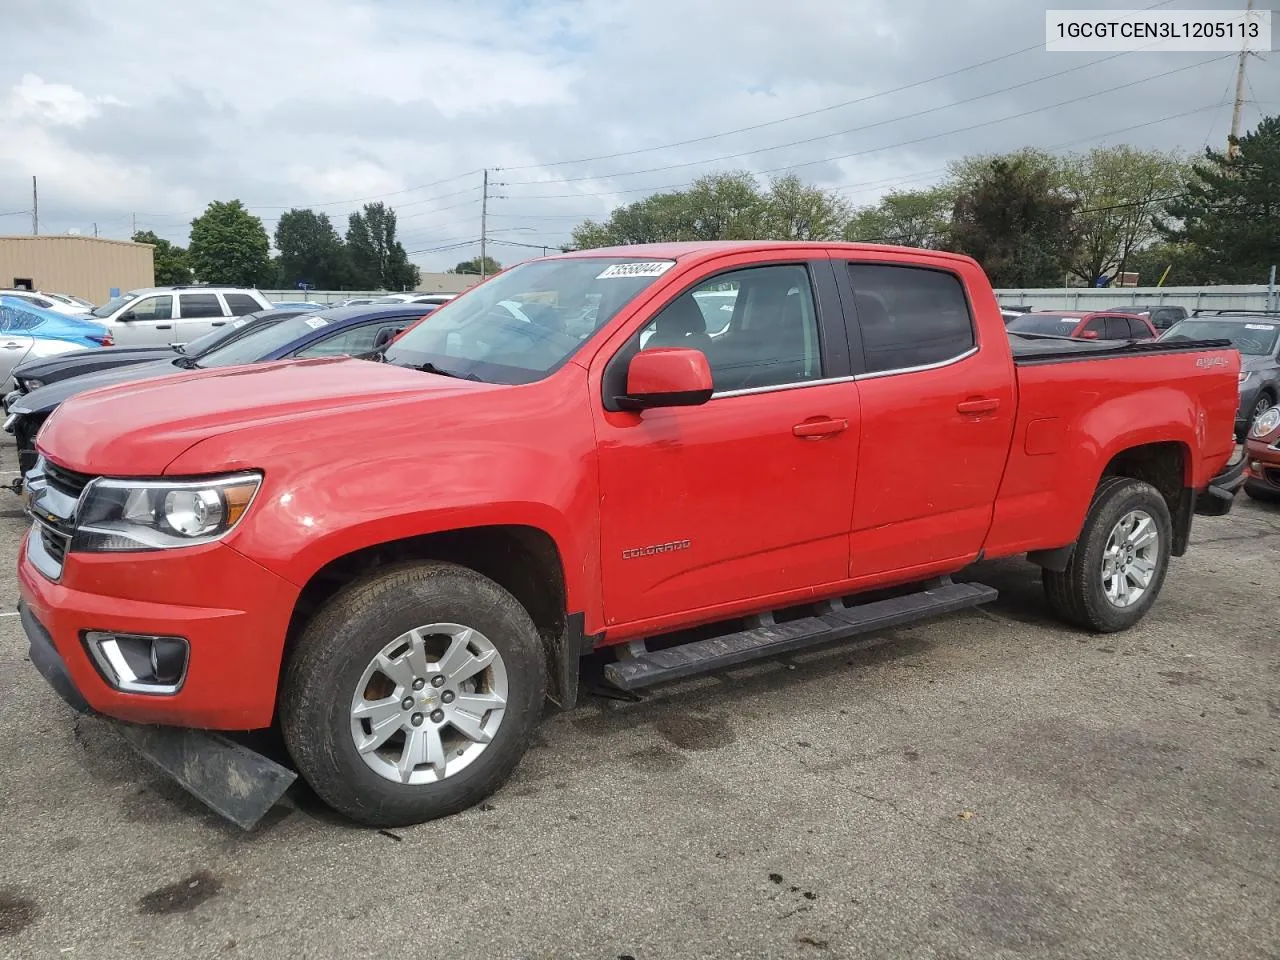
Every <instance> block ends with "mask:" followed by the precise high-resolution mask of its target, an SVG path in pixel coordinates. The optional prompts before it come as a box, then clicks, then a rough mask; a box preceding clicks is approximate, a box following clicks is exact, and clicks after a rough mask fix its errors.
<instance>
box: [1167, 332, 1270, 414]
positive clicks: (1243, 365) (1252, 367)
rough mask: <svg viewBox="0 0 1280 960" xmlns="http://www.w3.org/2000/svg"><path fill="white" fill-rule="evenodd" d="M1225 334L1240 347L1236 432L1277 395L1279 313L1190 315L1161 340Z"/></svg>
mask: <svg viewBox="0 0 1280 960" xmlns="http://www.w3.org/2000/svg"><path fill="white" fill-rule="evenodd" d="M1219 338H1224V339H1227V340H1230V341H1231V344H1232V346H1234V347H1235V348H1236V349H1237V350H1239V351H1240V408H1239V409H1238V410H1237V411H1236V436H1237V437H1239V438H1243V437H1244V435H1245V434H1246V433H1247V432H1248V431H1249V427H1250V425H1251V424H1253V422H1254V421H1255V420H1257V419H1258V417H1260V416H1261V415H1262V414H1263V413H1264V412H1265V411H1266V410H1267V408H1268V407H1271V406H1274V405H1275V403H1276V402H1277V399H1280V316H1274V315H1270V314H1266V313H1258V314H1255V315H1249V314H1235V313H1232V314H1223V315H1217V316H1196V317H1189V318H1188V319H1186V320H1183V321H1182V322H1181V323H1176V324H1174V325H1173V326H1172V327H1170V328H1169V329H1168V330H1166V331H1165V332H1164V334H1163V335H1162V336H1161V337H1160V339H1161V340H1216V339H1219Z"/></svg>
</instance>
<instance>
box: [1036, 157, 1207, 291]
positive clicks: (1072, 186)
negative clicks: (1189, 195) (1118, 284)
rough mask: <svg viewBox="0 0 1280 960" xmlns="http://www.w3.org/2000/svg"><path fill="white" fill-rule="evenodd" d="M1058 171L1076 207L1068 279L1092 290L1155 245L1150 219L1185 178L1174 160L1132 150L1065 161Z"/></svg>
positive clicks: (1184, 167) (1180, 164)
mask: <svg viewBox="0 0 1280 960" xmlns="http://www.w3.org/2000/svg"><path fill="white" fill-rule="evenodd" d="M1060 170H1061V174H1062V183H1063V186H1064V187H1065V189H1066V192H1067V195H1069V196H1070V197H1072V198H1073V199H1074V200H1075V201H1076V219H1075V233H1076V241H1077V244H1076V255H1075V257H1074V259H1073V260H1072V263H1071V273H1072V275H1073V276H1076V277H1078V278H1080V279H1081V280H1083V281H1084V282H1085V283H1086V284H1090V285H1092V284H1093V282H1094V281H1095V280H1096V279H1097V278H1098V277H1100V276H1106V277H1112V278H1114V277H1115V276H1116V274H1118V273H1121V272H1125V271H1127V270H1129V269H1130V266H1129V261H1130V259H1131V258H1132V257H1133V255H1134V254H1135V253H1136V252H1137V251H1138V250H1140V249H1141V248H1143V247H1146V246H1149V245H1150V244H1151V243H1152V242H1154V241H1155V240H1156V239H1157V237H1158V235H1159V234H1158V231H1157V230H1156V226H1155V222H1154V215H1155V214H1156V213H1157V212H1158V211H1160V210H1161V209H1162V206H1163V204H1164V203H1165V202H1166V201H1167V200H1168V199H1169V198H1170V197H1172V196H1174V195H1176V194H1178V193H1181V192H1182V190H1183V185H1184V184H1185V183H1186V179H1187V176H1188V173H1189V171H1188V169H1187V164H1186V163H1185V161H1183V160H1182V158H1180V157H1179V156H1178V155H1177V154H1172V153H1160V152H1158V151H1147V150H1135V149H1134V148H1133V147H1130V146H1117V147H1099V148H1098V149H1096V150H1091V151H1089V152H1088V153H1086V154H1083V155H1071V156H1068V157H1065V158H1063V160H1062V164H1061V167H1060Z"/></svg>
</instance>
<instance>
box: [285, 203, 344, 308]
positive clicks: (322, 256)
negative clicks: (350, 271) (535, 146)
mask: <svg viewBox="0 0 1280 960" xmlns="http://www.w3.org/2000/svg"><path fill="white" fill-rule="evenodd" d="M275 243H276V249H277V250H279V251H280V256H279V259H278V270H279V276H280V281H279V282H280V284H281V286H285V287H292V286H294V285H295V284H296V283H298V282H299V281H303V282H305V283H309V284H310V285H311V286H312V287H316V288H319V289H321V290H336V289H338V288H340V287H341V286H342V281H343V276H342V272H343V248H342V238H341V237H339V236H338V231H337V230H335V229H334V228H333V224H332V223H330V222H329V215H328V214H326V213H316V212H315V211H313V210H290V211H289V212H288V213H285V214H283V215H282V216H281V217H280V222H279V223H277V224H276V235H275Z"/></svg>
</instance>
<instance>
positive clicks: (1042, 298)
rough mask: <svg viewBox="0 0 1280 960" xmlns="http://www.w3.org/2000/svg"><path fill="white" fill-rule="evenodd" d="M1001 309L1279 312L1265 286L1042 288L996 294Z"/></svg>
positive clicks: (1279, 297) (1278, 294)
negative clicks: (1149, 308) (1155, 307)
mask: <svg viewBox="0 0 1280 960" xmlns="http://www.w3.org/2000/svg"><path fill="white" fill-rule="evenodd" d="M996 297H997V298H998V299H999V301H1000V303H1001V304H1002V305H1008V306H1015V305H1023V306H1028V307H1035V308H1037V309H1048V310H1121V309H1123V308H1124V307H1126V306H1134V305H1135V304H1144V305H1153V304H1169V305H1171V306H1181V307H1186V308H1187V309H1188V310H1196V309H1201V310H1280V290H1276V289H1273V288H1271V287H1268V286H1267V285H1266V284H1264V283H1259V284H1249V285H1242V286H1223V287H1042V288H1039V289H1033V290H997V291H996Z"/></svg>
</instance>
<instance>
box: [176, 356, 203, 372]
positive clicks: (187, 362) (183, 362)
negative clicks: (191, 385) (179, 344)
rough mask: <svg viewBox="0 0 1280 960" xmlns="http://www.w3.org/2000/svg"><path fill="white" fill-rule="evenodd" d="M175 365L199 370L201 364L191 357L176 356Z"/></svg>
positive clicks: (184, 368)
mask: <svg viewBox="0 0 1280 960" xmlns="http://www.w3.org/2000/svg"><path fill="white" fill-rule="evenodd" d="M173 365H174V366H175V367H181V368H182V369H183V370H199V369H200V364H198V363H196V362H195V361H194V360H192V359H191V358H190V357H174V358H173Z"/></svg>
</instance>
